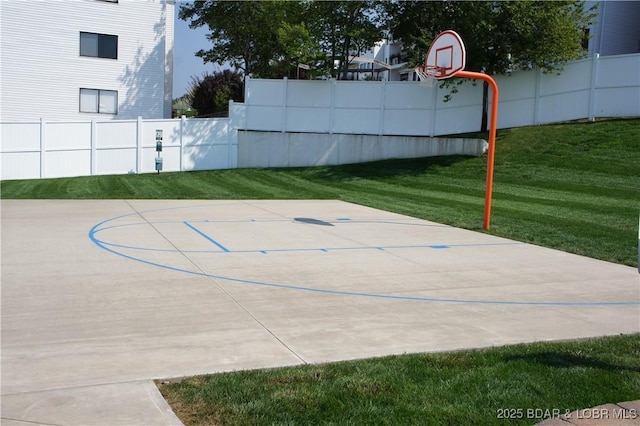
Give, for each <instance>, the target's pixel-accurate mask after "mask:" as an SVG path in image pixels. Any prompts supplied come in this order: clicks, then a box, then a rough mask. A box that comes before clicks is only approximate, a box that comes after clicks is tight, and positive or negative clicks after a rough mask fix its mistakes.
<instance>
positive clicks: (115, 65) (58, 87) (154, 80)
mask: <svg viewBox="0 0 640 426" xmlns="http://www.w3.org/2000/svg"><path fill="white" fill-rule="evenodd" d="M0 23H1V25H0V43H1V45H0V59H1V61H0V120H2V121H8V120H33V119H39V118H44V119H47V120H64V119H76V120H77V119H79V118H83V119H84V118H86V119H101V120H102V119H107V120H108V119H132V118H136V117H138V116H141V117H143V118H170V117H171V97H172V93H171V91H172V79H173V60H172V58H173V38H174V37H173V31H174V0H144V1H142V0H75V1H70V0H68V1H46V0H30V1H19V0H0Z"/></svg>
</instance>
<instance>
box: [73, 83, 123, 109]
mask: <svg viewBox="0 0 640 426" xmlns="http://www.w3.org/2000/svg"><path fill="white" fill-rule="evenodd" d="M89 90H90V91H96V92H98V93H97V98H96V101H97V102H96V108H95V110H91V111H88V110H87V109H86V108H85V109H84V110H83V102H82V94H83V91H89ZM102 92H105V94H106V93H107V92H108V93H110V94H114V93H115V105H114V111H113V112H111V111H101V109H103V108H101V106H102V104H101V102H100V98H101V94H102ZM78 110H79V111H80V112H81V113H83V114H109V115H118V91H117V90H110V89H95V88H91V87H81V88H80V90H79V96H78Z"/></svg>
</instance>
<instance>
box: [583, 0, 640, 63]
mask: <svg viewBox="0 0 640 426" xmlns="http://www.w3.org/2000/svg"><path fill="white" fill-rule="evenodd" d="M585 5H586V6H587V7H592V6H594V5H597V9H596V12H597V14H598V16H597V17H596V18H595V23H594V25H592V26H591V39H590V41H589V54H590V55H593V54H596V53H599V54H600V55H601V56H611V55H624V54H629V53H638V52H640V1H637V0H632V1H611V0H606V1H587V2H586V3H585Z"/></svg>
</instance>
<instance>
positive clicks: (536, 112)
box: [533, 68, 542, 126]
mask: <svg viewBox="0 0 640 426" xmlns="http://www.w3.org/2000/svg"><path fill="white" fill-rule="evenodd" d="M535 73H536V80H535V84H536V92H535V95H534V96H535V97H534V99H533V124H534V125H535V126H538V125H539V124H540V93H541V92H542V68H536V70H535Z"/></svg>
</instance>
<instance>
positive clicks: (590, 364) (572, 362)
mask: <svg viewBox="0 0 640 426" xmlns="http://www.w3.org/2000/svg"><path fill="white" fill-rule="evenodd" d="M505 360H506V361H524V362H528V363H532V364H541V365H544V366H547V367H553V368H574V367H587V368H597V369H600V370H607V371H631V372H634V373H640V366H633V365H619V364H612V363H610V362H606V361H602V360H599V359H596V358H591V357H588V356H583V355H575V354H569V353H563V352H556V351H546V352H538V353H531V354H524V355H511V356H507V357H506V358H505Z"/></svg>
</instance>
